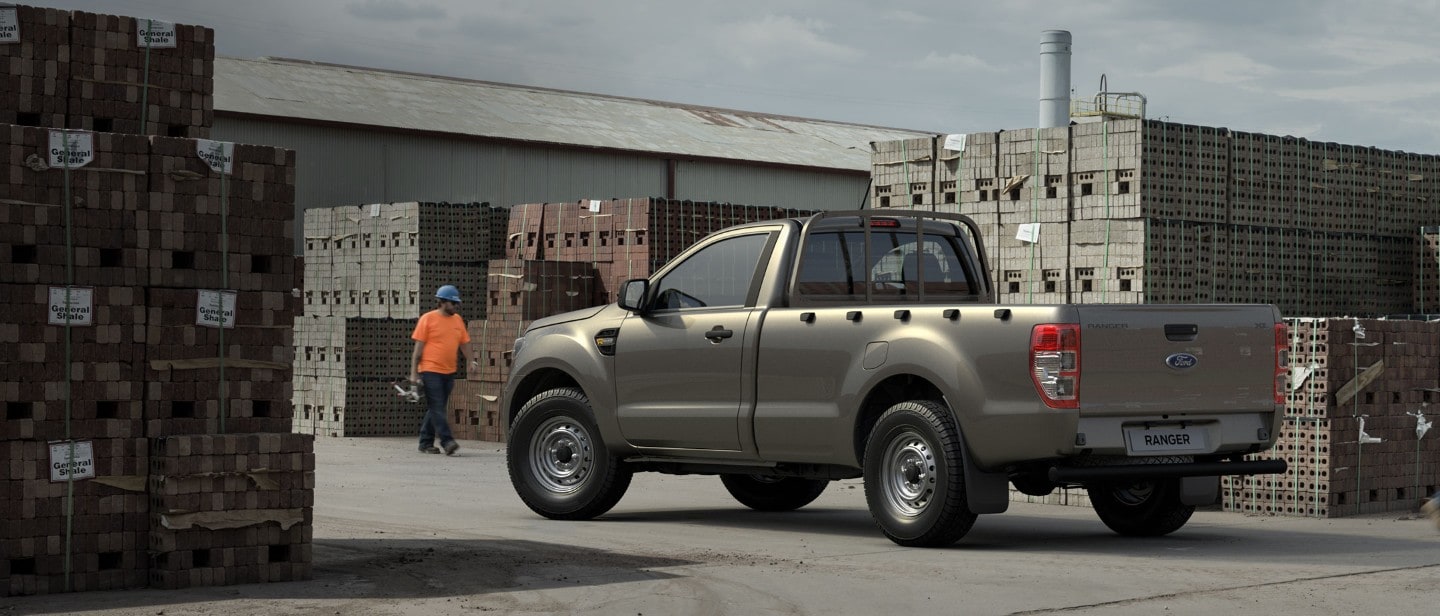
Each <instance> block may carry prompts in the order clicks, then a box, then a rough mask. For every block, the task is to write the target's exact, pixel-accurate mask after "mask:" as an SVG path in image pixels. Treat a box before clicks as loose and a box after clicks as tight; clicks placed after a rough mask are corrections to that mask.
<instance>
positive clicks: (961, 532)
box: [865, 400, 976, 547]
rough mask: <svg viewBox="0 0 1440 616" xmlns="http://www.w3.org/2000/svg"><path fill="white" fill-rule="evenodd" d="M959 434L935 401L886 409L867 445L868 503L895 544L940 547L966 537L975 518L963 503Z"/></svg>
mask: <svg viewBox="0 0 1440 616" xmlns="http://www.w3.org/2000/svg"><path fill="white" fill-rule="evenodd" d="M962 451H963V449H962V445H961V443H960V431H959V430H958V429H957V428H956V427H955V422H954V420H953V419H952V418H951V417H950V411H949V409H947V408H946V407H945V405H944V404H942V403H940V402H936V401H934V400H911V401H908V402H901V403H899V404H896V405H895V406H892V407H890V408H889V410H886V411H885V413H884V414H883V415H881V416H880V420H879V421H878V422H876V424H875V428H874V430H873V431H871V432H870V438H869V439H868V440H867V441H866V444H865V501H866V502H867V503H868V504H869V506H870V514H871V515H872V516H874V517H875V522H876V523H878V524H879V525H880V530H882V531H884V533H885V536H886V537H889V538H890V540H891V541H894V542H895V543H897V544H900V545H903V546H911V547H942V546H946V545H950V544H952V543H955V542H956V541H958V540H960V538H961V537H963V536H965V533H967V532H969V531H970V527H971V526H973V525H974V524H975V518H976V515H975V513H973V512H971V511H970V508H969V505H968V504H967V502H966V500H965V467H964V464H965V462H964V460H963V459H962V455H963V454H962Z"/></svg>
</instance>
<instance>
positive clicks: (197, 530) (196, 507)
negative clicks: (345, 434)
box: [149, 434, 315, 588]
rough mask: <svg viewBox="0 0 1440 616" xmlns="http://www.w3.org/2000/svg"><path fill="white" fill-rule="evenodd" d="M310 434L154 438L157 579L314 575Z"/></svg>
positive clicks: (178, 582) (170, 584) (224, 580)
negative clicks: (312, 560) (312, 559)
mask: <svg viewBox="0 0 1440 616" xmlns="http://www.w3.org/2000/svg"><path fill="white" fill-rule="evenodd" d="M312 439H313V437H311V436H308V435H301V434H245V435H206V436H170V437H163V438H157V439H152V440H151V442H150V469H149V491H150V537H149V548H150V555H151V563H152V564H151V567H150V573H149V581H150V586H151V587H153V588H189V587H192V586H215V585H223V584H250V583H256V582H288V581H295V580H305V579H309V577H310V566H311V565H310V563H311V553H310V542H311V539H312V528H313V527H312V523H313V508H314V506H315V502H314V499H315V492H314V490H315V454H314V441H313V440H312Z"/></svg>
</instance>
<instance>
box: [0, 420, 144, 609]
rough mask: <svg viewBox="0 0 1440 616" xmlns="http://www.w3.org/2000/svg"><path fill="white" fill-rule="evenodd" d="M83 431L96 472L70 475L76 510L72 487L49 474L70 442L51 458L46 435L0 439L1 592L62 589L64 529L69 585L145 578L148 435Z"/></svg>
mask: <svg viewBox="0 0 1440 616" xmlns="http://www.w3.org/2000/svg"><path fill="white" fill-rule="evenodd" d="M86 438H87V440H88V442H89V443H90V446H91V447H92V449H93V451H92V453H93V459H94V462H95V465H94V472H95V477H96V479H89V480H83V481H76V482H74V501H73V505H72V507H73V510H74V512H75V515H74V516H73V517H72V516H68V515H66V513H67V511H66V510H67V507H66V505H67V502H68V501H69V498H68V496H67V492H68V490H69V487H68V486H67V485H66V482H64V481H58V482H57V481H53V480H52V477H51V463H52V462H61V463H63V461H65V460H67V459H68V457H69V455H70V453H69V451H68V446H65V447H60V448H59V450H60V452H61V454H60V455H61V457H59V458H55V457H53V456H52V451H51V447H50V446H49V445H50V444H49V443H47V442H46V441H45V440H44V439H4V440H0V464H3V465H4V467H5V473H4V481H0V494H3V495H4V498H0V518H3V519H4V520H5V524H4V530H3V531H0V582H3V584H0V596H6V595H36V594H49V593H57V592H64V591H65V590H66V587H65V583H66V576H65V572H66V569H67V567H66V545H65V536H66V534H67V532H68V533H69V534H70V541H71V544H70V550H69V561H70V564H69V571H70V585H71V588H72V589H73V590H77V591H83V590H112V589H120V588H139V587H143V586H144V585H145V578H146V570H147V560H148V556H147V553H146V552H147V548H148V545H147V541H148V538H147V535H148V531H149V525H150V520H149V518H148V515H147V513H146V512H147V509H148V508H147V504H146V496H145V474H146V472H147V469H146V464H147V455H148V454H147V451H146V442H145V439H143V438H96V437H86Z"/></svg>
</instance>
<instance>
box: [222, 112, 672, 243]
mask: <svg viewBox="0 0 1440 616" xmlns="http://www.w3.org/2000/svg"><path fill="white" fill-rule="evenodd" d="M212 134H213V138H214V139H218V140H223V141H234V142H237V143H255V144H265V145H270V146H274V147H282V148H286V149H291V150H295V158H296V167H297V168H296V173H295V204H296V219H297V220H303V218H304V216H303V214H301V210H302V209H305V208H312V207H333V206H337V205H358V204H364V203H388V202H396V201H452V202H468V201H483V202H488V203H490V204H492V205H497V206H506V207H508V206H511V205H514V204H517V203H535V202H540V201H575V200H579V199H585V198H596V199H599V198H610V197H619V198H627V197H651V196H660V195H663V194H664V193H665V175H666V163H665V161H664V160H661V159H657V158H653V157H649V156H640V155H629V154H618V153H612V152H588V151H577V150H571V149H564V148H551V147H545V146H544V145H535V146H530V145H520V144H503V143H494V142H486V141H480V140H475V139H463V138H462V139H450V138H445V137H435V136H430V135H417V134H406V133H398V132H392V131H368V130H363V129H346V128H335V127H329V126H314V125H306V124H295V123H279V122H266V121H259V120H251V119H237V118H217V119H216V122H215V127H214V129H213V131H212ZM295 238H296V239H295V249H296V251H297V253H299V252H300V251H301V244H302V242H303V239H304V233H302V232H297V233H296V234H295Z"/></svg>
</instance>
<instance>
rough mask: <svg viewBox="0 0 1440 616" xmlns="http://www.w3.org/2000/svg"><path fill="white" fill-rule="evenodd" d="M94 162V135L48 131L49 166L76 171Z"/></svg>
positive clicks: (82, 132)
mask: <svg viewBox="0 0 1440 616" xmlns="http://www.w3.org/2000/svg"><path fill="white" fill-rule="evenodd" d="M92 160H95V134H94V133H90V132H85V131H75V132H72V131H67V130H52V131H50V166H51V167H62V168H63V167H68V168H70V169H78V168H80V167H84V166H85V165H88V164H90V161H92Z"/></svg>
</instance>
